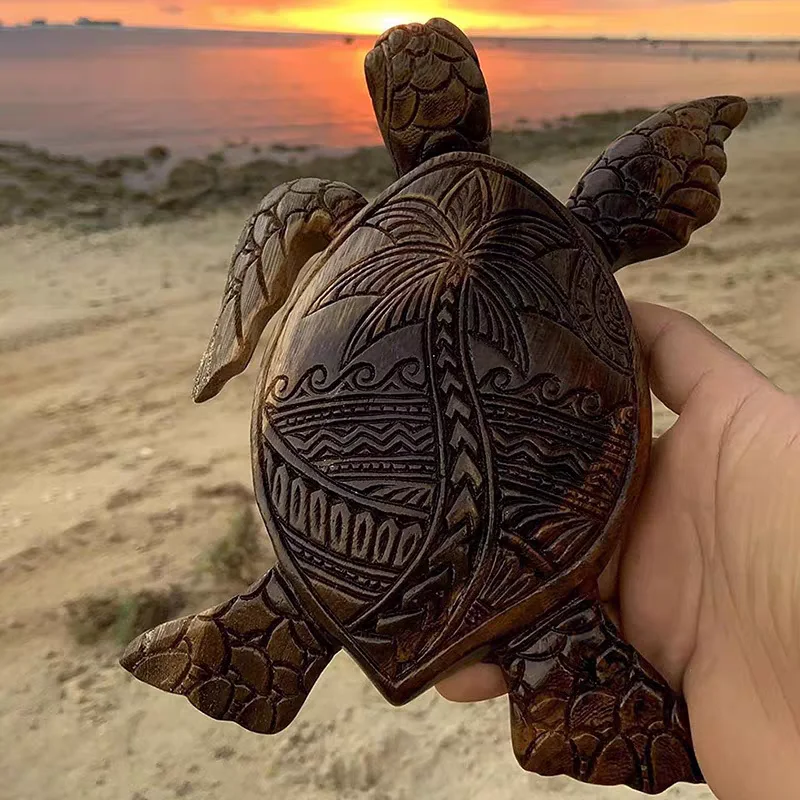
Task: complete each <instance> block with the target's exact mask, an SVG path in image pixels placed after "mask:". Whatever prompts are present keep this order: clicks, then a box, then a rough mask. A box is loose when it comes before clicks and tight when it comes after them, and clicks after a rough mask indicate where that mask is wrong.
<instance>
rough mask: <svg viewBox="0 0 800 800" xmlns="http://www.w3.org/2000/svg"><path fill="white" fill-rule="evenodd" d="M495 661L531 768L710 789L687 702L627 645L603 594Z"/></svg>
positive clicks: (614, 781) (643, 788)
mask: <svg viewBox="0 0 800 800" xmlns="http://www.w3.org/2000/svg"><path fill="white" fill-rule="evenodd" d="M496 660H497V662H498V663H499V664H500V666H501V668H502V670H503V672H504V675H505V678H506V682H507V684H508V689H509V700H510V704H511V736H512V741H513V745H514V753H515V755H516V757H517V760H518V761H519V763H520V765H521V766H522V767H523V768H524V769H526V770H528V771H530V772H536V773H538V774H540V775H548V776H551V775H568V776H570V777H572V778H576V779H577V780H580V781H584V782H586V783H591V784H600V785H610V786H614V785H627V786H630V787H631V788H633V789H636V790H637V791H640V792H645V793H647V794H658V793H660V792H663V791H666V790H667V789H668V788H669V787H670V786H672V785H673V784H674V783H680V782H684V783H704V779H703V775H702V773H701V772H700V767H699V766H698V764H697V760H696V758H695V755H694V748H693V745H692V739H691V733H690V730H689V719H688V712H687V708H686V702H685V701H684V699H683V697H682V696H680V695H678V694H676V693H675V692H674V691H673V690H672V689H671V688H670V686H669V685H668V684H667V683H666V681H665V680H664V678H663V677H662V676H661V675H660V674H659V673H658V672H657V671H656V670H655V669H654V668H653V667H652V666H651V665H650V664H649V663H648V662H647V661H646V660H645V659H644V657H643V656H641V655H640V654H639V653H638V652H637V651H636V650H635V649H634V648H633V647H631V645H629V644H628V643H627V642H625V641H623V639H622V638H621V637H620V635H619V632H618V631H617V628H616V626H615V625H614V624H613V622H611V620H609V619H608V617H607V616H606V615H605V614H604V612H603V609H602V606H601V605H600V602H599V600H598V599H597V598H596V596H595V597H576V598H575V599H574V600H573V601H572V602H570V603H568V604H567V605H566V607H564V608H561V609H559V611H558V612H556V614H555V615H554V617H553V618H552V619H551V620H550V622H548V623H547V624H546V625H545V626H543V627H539V628H537V629H536V630H535V631H532V632H527V633H525V634H524V635H522V636H519V637H517V639H515V640H512V641H511V642H510V643H508V644H507V645H506V646H505V647H504V649H502V650H501V651H499V652H498V654H497V656H496Z"/></svg>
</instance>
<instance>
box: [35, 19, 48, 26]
mask: <svg viewBox="0 0 800 800" xmlns="http://www.w3.org/2000/svg"><path fill="white" fill-rule="evenodd" d="M46 27H47V20H46V19H32V20H31V28H46Z"/></svg>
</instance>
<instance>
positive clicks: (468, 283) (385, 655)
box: [253, 154, 649, 703]
mask: <svg viewBox="0 0 800 800" xmlns="http://www.w3.org/2000/svg"><path fill="white" fill-rule="evenodd" d="M267 361H268V366H267V367H266V369H265V373H264V376H263V379H262V384H261V387H260V390H259V395H258V398H257V401H256V408H257V410H258V412H259V413H258V414H257V416H256V417H255V418H254V420H253V426H254V427H253V441H254V442H255V443H256V451H255V453H254V456H255V461H256V463H255V470H256V481H255V482H256V487H257V490H258V500H259V505H260V507H261V511H262V514H263V515H264V518H265V520H266V522H267V527H268V530H269V532H270V535H271V536H272V539H273V543H274V545H275V548H276V552H278V553H279V555H280V558H281V563H282V564H283V565H284V568H285V574H286V577H287V580H289V581H290V582H291V583H292V586H293V587H294V589H295V591H296V592H297V593H298V596H299V597H301V598H302V600H303V607H304V608H305V609H306V610H307V611H308V612H309V613H310V614H312V616H313V617H314V619H315V621H316V622H317V624H318V625H320V626H321V627H322V628H324V629H326V630H327V632H328V633H329V635H331V636H332V637H333V638H335V639H337V640H338V641H341V642H342V644H343V646H344V647H345V649H347V650H348V652H349V653H350V654H351V655H352V656H353V657H354V658H355V659H356V660H357V661H358V662H359V664H360V665H361V666H362V668H363V669H364V670H365V671H366V672H367V673H368V674H369V675H370V677H371V678H372V679H373V681H375V683H376V685H378V687H379V688H380V689H381V691H382V692H383V693H384V694H385V696H386V697H387V698H389V699H390V700H391V701H393V702H398V703H402V702H406V701H407V700H409V699H410V698H411V697H413V696H415V695H416V694H418V693H419V692H420V691H422V690H424V689H425V688H426V687H427V686H428V685H429V684H430V682H431V681H432V680H435V678H436V677H437V676H438V675H439V674H441V672H442V671H444V670H446V669H448V668H450V667H452V666H453V665H454V664H455V663H457V662H458V661H459V660H460V659H462V658H464V657H465V656H468V655H469V654H470V653H473V652H474V651H475V650H476V649H477V648H480V647H485V646H487V645H489V644H490V643H491V642H492V641H493V640H494V639H495V638H496V637H498V636H500V635H505V634H509V633H512V632H513V631H514V630H515V627H516V626H518V625H519V624H520V622H519V621H520V619H521V618H522V617H523V615H530V616H533V617H535V615H536V614H537V613H539V612H540V610H541V609H543V608H545V607H546V606H547V605H548V604H549V603H552V602H556V601H557V600H558V598H559V597H562V596H565V594H566V593H568V592H570V591H571V590H572V588H573V586H574V582H575V581H578V580H579V579H581V578H584V577H587V576H588V577H592V578H595V577H596V574H597V572H598V571H599V570H600V569H602V563H603V561H604V559H605V557H606V552H607V551H608V550H609V548H611V547H613V538H614V537H615V536H616V533H617V528H618V525H619V521H620V520H621V519H622V518H624V516H625V515H626V514H627V511H628V506H629V505H630V503H631V502H632V499H633V494H634V493H633V492H630V491H629V488H628V487H629V484H630V483H631V481H632V480H633V475H632V472H633V468H634V466H635V465H636V464H637V463H638V460H639V459H640V451H646V449H647V445H648V443H649V429H646V428H645V426H644V425H643V424H642V419H643V417H642V412H641V411H640V405H641V394H642V391H641V387H640V385H639V382H638V376H639V372H638V370H637V369H636V365H637V362H636V352H635V342H634V339H633V336H632V331H631V325H630V318H629V316H628V313H627V309H626V306H625V303H624V301H623V299H622V296H621V294H620V292H619V289H618V288H617V286H616V283H615V282H614V280H613V278H612V276H611V275H610V271H609V268H608V265H607V263H605V261H604V260H603V256H602V253H600V251H599V250H598V249H597V248H595V247H593V243H592V240H591V238H590V237H587V235H586V234H585V231H584V230H583V229H582V227H581V226H580V225H579V224H578V223H576V221H575V220H574V219H573V218H572V217H571V216H570V214H569V212H568V211H567V210H566V209H565V208H564V207H563V206H562V205H560V204H559V203H558V202H557V201H555V200H554V199H553V198H552V197H551V196H550V195H549V194H547V193H546V192H545V191H544V190H543V189H541V188H540V187H538V186H537V185H536V184H535V183H534V182H533V181H531V180H530V179H529V178H527V177H526V176H525V175H523V174H522V173H520V172H518V171H517V170H514V169H512V168H511V167H509V166H508V165H506V164H504V163H503V162H500V161H498V160H496V159H492V158H491V157H489V156H484V155H480V154H451V155H445V156H439V157H437V158H434V159H431V160H429V161H427V162H426V163H424V164H423V165H421V166H420V167H418V168H417V169H416V170H414V171H413V172H411V173H409V174H408V175H407V176H405V178H404V179H403V180H401V181H399V182H398V183H397V184H395V185H394V186H393V187H392V188H391V189H390V190H389V191H387V192H386V193H384V195H382V196H381V197H380V198H378V199H377V200H375V201H374V203H372V204H371V205H370V206H369V208H367V209H365V211H364V212H362V213H361V214H360V215H359V216H358V218H357V219H356V220H354V221H353V222H352V223H351V225H350V226H349V227H348V229H347V230H346V231H345V232H344V235H343V236H342V237H340V238H339V239H338V240H337V241H336V242H335V243H334V244H333V245H331V247H329V248H328V249H327V250H326V251H325V253H324V254H323V255H322V256H321V257H320V258H319V259H318V260H317V261H316V262H315V265H314V275H313V277H310V278H309V280H308V282H307V288H306V290H305V291H303V292H301V293H299V294H298V295H297V297H296V302H295V304H294V306H293V308H292V310H291V312H290V313H289V315H288V316H287V317H286V319H285V323H284V329H283V332H282V334H281V336H280V337H278V339H277V341H276V342H275V344H274V348H273V349H272V351H271V352H269V353H268V356H267ZM645 394H646V393H645ZM647 419H649V418H647Z"/></svg>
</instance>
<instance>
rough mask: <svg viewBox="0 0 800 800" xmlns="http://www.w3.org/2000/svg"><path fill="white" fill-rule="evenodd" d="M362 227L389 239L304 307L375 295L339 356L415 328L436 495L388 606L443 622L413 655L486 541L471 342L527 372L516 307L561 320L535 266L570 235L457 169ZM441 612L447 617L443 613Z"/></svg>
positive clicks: (484, 454)
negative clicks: (415, 567)
mask: <svg viewBox="0 0 800 800" xmlns="http://www.w3.org/2000/svg"><path fill="white" fill-rule="evenodd" d="M367 224H369V225H370V226H371V227H373V228H377V229H378V230H379V231H381V233H383V234H384V235H385V236H386V237H387V238H388V240H389V241H390V242H391V243H390V244H389V245H388V246H386V247H383V248H379V249H378V250H377V251H376V252H374V253H372V254H371V255H369V256H367V257H365V258H363V259H361V260H360V261H358V262H357V263H354V264H353V265H352V266H351V267H350V268H348V269H347V270H346V271H345V272H343V273H342V275H340V276H339V277H338V278H337V279H335V280H334V282H333V283H332V285H331V286H329V287H328V288H327V289H326V290H325V291H324V292H323V293H322V294H321V295H320V296H319V297H318V298H317V300H316V301H315V303H314V304H313V305H312V307H311V309H310V310H309V313H313V312H315V311H317V310H319V309H322V308H324V307H326V306H329V305H331V304H333V303H336V302H339V301H340V300H343V299H345V298H351V297H365V296H369V297H376V298H380V299H379V300H378V301H377V302H376V303H375V304H374V305H373V306H372V307H371V308H370V309H369V310H368V311H367V312H366V313H365V314H364V316H363V317H362V318H361V319H360V320H359V322H358V324H357V325H356V326H355V328H354V330H353V332H352V334H351V336H350V338H349V340H348V343H347V346H346V349H345V353H344V361H345V363H349V362H352V360H353V359H355V358H356V357H358V356H359V355H361V354H362V353H364V351H366V350H367V348H369V347H370V346H371V345H372V344H374V343H375V342H376V341H377V340H378V339H380V338H382V337H384V336H386V335H388V334H389V333H391V332H392V331H395V330H398V329H400V328H402V327H405V326H408V325H412V324H418V323H422V325H423V331H424V338H423V353H424V359H425V366H426V372H427V376H428V381H429V384H430V391H431V394H432V400H433V406H434V409H435V420H434V425H435V431H436V441H437V443H438V445H437V451H438V452H437V459H438V476H439V488H438V497H439V502H438V503H437V506H436V507H437V511H436V513H435V514H434V518H433V522H432V524H431V529H430V532H429V536H428V540H427V541H426V544H425V546H424V547H423V548H422V550H421V553H420V556H419V559H420V561H419V565H420V567H421V568H420V570H419V573H418V574H419V575H420V576H424V577H421V582H416V581H415V580H414V575H415V574H416V573H414V572H413V571H412V574H410V575H409V576H408V584H409V585H410V588H408V589H407V590H406V592H405V594H404V595H403V596H402V600H401V602H400V608H399V609H398V614H399V618H398V623H400V622H401V619H400V618H402V623H403V628H404V629H405V630H408V629H409V627H410V626H409V624H408V620H409V615H412V616H416V615H418V616H419V621H420V625H419V626H416V627H417V629H418V630H419V629H421V628H422V627H423V626H422V623H424V626H425V627H426V628H428V630H431V629H436V628H437V627H438V628H439V629H440V630H441V634H440V635H439V636H436V637H435V639H431V640H430V641H429V642H426V643H425V644H424V646H422V643H420V648H421V649H420V648H412V649H415V650H416V651H417V653H416V654H417V655H421V654H422V651H428V650H429V649H430V648H431V647H433V646H434V645H435V643H436V642H437V641H439V640H440V638H442V637H444V636H446V635H447V633H448V631H449V630H451V629H452V627H453V626H455V625H457V624H458V622H459V621H460V619H461V617H462V616H463V613H464V612H465V611H466V609H467V608H468V606H469V602H470V600H471V599H472V598H473V596H474V592H475V588H474V587H472V588H471V587H469V586H467V587H466V588H465V584H466V583H467V582H468V578H469V576H470V575H474V574H476V573H477V571H478V567H479V565H480V563H481V562H482V560H483V559H484V558H485V557H486V554H487V552H488V550H489V548H490V547H491V545H492V543H493V541H495V539H496V537H495V536H494V535H493V534H494V533H495V516H496V513H495V512H496V509H495V508H494V497H495V490H494V486H495V475H494V468H493V463H492V451H491V445H490V437H489V432H488V429H487V426H486V424H485V418H484V412H483V409H482V408H481V401H480V397H479V394H478V380H477V375H476V372H477V371H476V364H475V357H474V352H473V345H472V342H473V340H476V339H480V340H482V341H484V342H486V343H488V344H490V345H491V346H492V347H493V348H494V349H495V350H496V351H497V352H498V353H500V354H501V355H502V356H503V357H504V358H505V359H507V361H508V362H510V365H513V367H515V368H516V369H517V370H518V371H519V373H521V375H523V376H524V375H526V374H527V373H528V371H529V368H530V358H529V353H528V346H527V342H526V337H525V332H524V330H523V327H522V324H521V317H520V312H522V311H525V312H535V313H539V314H542V315H544V316H547V317H549V318H551V319H553V320H556V321H562V317H563V314H564V310H565V307H566V304H565V298H564V297H563V295H562V293H561V291H560V289H559V287H558V286H557V285H556V284H555V282H554V281H552V280H548V278H547V277H546V276H545V275H543V274H541V271H538V270H536V268H535V263H536V262H537V261H538V260H539V259H540V258H541V257H542V256H543V255H545V254H547V253H549V252H553V251H555V250H562V249H565V248H569V247H573V246H574V243H573V237H572V235H571V231H570V230H569V229H568V228H567V226H566V225H564V224H563V223H560V222H559V221H558V220H557V218H555V219H554V218H553V217H547V218H545V217H542V216H539V215H537V214H535V213H534V212H532V211H524V210H514V211H503V212H500V213H497V212H495V210H494V203H493V199H492V190H491V186H490V184H489V182H488V181H487V179H486V176H485V174H484V173H483V172H482V171H481V170H480V169H474V170H472V171H470V172H469V173H467V174H466V175H465V176H464V177H463V178H462V179H461V180H460V181H458V182H457V183H456V184H455V185H454V186H453V188H452V189H450V191H448V192H447V194H446V195H445V196H444V197H443V198H442V200H441V201H440V202H439V203H436V202H434V201H433V200H431V199H430V198H428V197H414V196H408V195H406V196H403V197H401V198H399V199H397V200H395V201H393V202H389V203H387V204H386V205H384V206H383V207H382V208H380V209H378V210H377V211H376V213H375V215H374V216H373V217H372V219H370V221H369V223H367ZM461 590H463V591H461ZM456 592H460V594H459V596H458V597H455V596H454V593H456ZM443 609H447V616H448V619H447V620H441V615H442V614H443V613H444V611H443ZM433 620H437V622H438V625H437V626H433V625H431V623H432V622H433ZM381 624H382V626H383V627H384V628H386V627H390V626H391V620H387V618H386V617H385V616H382V623H381ZM439 626H441V627H439Z"/></svg>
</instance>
